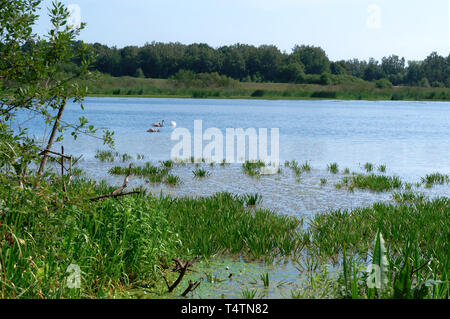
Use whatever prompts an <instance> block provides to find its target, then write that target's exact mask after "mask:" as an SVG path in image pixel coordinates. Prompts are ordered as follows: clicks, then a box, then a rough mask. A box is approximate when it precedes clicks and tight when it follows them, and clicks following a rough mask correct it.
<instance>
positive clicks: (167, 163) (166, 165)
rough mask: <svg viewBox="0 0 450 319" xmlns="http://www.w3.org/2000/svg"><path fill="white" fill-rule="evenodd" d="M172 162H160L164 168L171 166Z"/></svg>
mask: <svg viewBox="0 0 450 319" xmlns="http://www.w3.org/2000/svg"><path fill="white" fill-rule="evenodd" d="M173 164H174V162H173V161H171V160H168V161H162V162H161V166H163V167H165V168H172V167H173Z"/></svg>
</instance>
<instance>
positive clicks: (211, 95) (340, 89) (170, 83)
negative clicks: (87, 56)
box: [81, 74, 450, 101]
mask: <svg viewBox="0 0 450 319" xmlns="http://www.w3.org/2000/svg"><path fill="white" fill-rule="evenodd" d="M208 78H210V79H209V80H208V81H206V82H198V81H191V80H187V79H147V78H135V77H129V76H124V77H112V76H110V75H106V74H101V75H99V76H98V78H97V80H96V81H95V82H93V81H82V82H81V84H82V85H85V86H87V87H88V94H87V95H88V96H91V97H145V98H194V99H195V98H197V99H266V100H319V99H336V100H373V101H379V100H390V101H400V100H406V101H449V100H450V89H448V88H423V87H409V86H398V87H378V86H377V84H376V83H372V82H367V81H363V80H359V79H358V80H359V81H356V82H349V83H343V84H334V85H331V84H330V85H320V84H293V83H252V82H239V81H236V80H233V79H229V78H228V79H227V78H225V81H224V80H223V79H224V77H221V76H219V75H209V76H208ZM221 79H222V80H221ZM336 82H337V83H338V82H339V80H336ZM344 82H345V81H344Z"/></svg>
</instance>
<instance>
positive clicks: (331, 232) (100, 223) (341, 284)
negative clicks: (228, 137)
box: [0, 151, 450, 299]
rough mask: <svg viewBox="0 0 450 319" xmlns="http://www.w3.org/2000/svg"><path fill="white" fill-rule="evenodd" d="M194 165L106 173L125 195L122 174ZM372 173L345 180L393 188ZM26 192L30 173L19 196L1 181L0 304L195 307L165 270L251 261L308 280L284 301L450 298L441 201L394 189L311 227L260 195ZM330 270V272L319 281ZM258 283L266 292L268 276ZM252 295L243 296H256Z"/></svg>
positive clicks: (60, 184) (108, 155) (73, 187)
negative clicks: (377, 271)
mask: <svg viewBox="0 0 450 319" xmlns="http://www.w3.org/2000/svg"><path fill="white" fill-rule="evenodd" d="M141 157H142V156H141V155H138V159H140V158H141ZM96 158H97V160H99V161H100V162H112V161H114V162H116V163H120V162H121V163H122V164H123V165H127V164H128V162H130V161H132V160H133V157H132V156H129V155H128V154H120V153H119V152H112V151H98V152H97V155H96ZM116 160H117V161H116ZM125 162H126V163H125ZM191 162H192V161H188V160H187V161H184V162H177V161H162V162H160V163H159V166H153V165H151V164H150V163H149V162H147V163H146V164H145V165H144V166H143V167H139V166H136V167H134V165H129V168H128V169H127V168H126V166H117V167H115V168H113V169H111V170H110V172H109V173H110V174H113V175H122V176H126V182H125V184H124V185H125V187H126V184H127V182H128V181H127V179H128V178H130V176H136V177H135V178H148V179H149V180H150V181H152V182H159V181H156V180H155V181H153V180H152V177H154V176H159V175H161V171H162V170H164V175H167V174H169V173H170V171H171V169H172V168H173V167H175V166H176V165H193V167H194V166H195V165H194V164H193V163H191ZM54 165H56V166H55V168H57V167H58V165H59V164H58V163H57V162H55V163H54ZM204 165H205V166H207V165H208V163H204ZM251 165H252V163H251V162H249V163H246V165H243V168H245V167H247V166H248V167H253V166H251ZM255 165H256V166H257V167H261V166H264V163H259V162H258V163H255ZM286 165H288V166H289V167H290V168H292V170H293V174H296V175H301V174H308V172H309V171H310V170H311V166H310V164H309V163H308V162H306V163H304V164H302V165H299V164H298V162H297V161H291V162H287V163H286ZM333 167H336V170H335V171H334V172H333V171H330V174H342V179H343V184H345V185H350V184H348V183H349V182H348V181H350V182H351V181H352V180H351V179H350V180H349V179H348V172H346V171H345V170H344V171H343V172H342V173H341V172H338V170H337V167H338V166H337V164H336V163H332V164H330V165H328V168H327V170H330V168H333ZM373 167H375V166H374V165H373V164H371V163H366V165H365V166H364V168H365V170H366V171H367V175H362V174H360V175H354V178H357V179H358V181H360V180H362V179H363V178H368V180H369V181H370V182H367V183H365V184H364V185H363V186H360V184H362V183H361V182H359V184H356V185H355V187H360V188H364V189H367V191H374V192H379V191H388V190H390V189H391V187H383V186H384V185H385V183H386V180H388V181H390V180H391V179H392V178H391V177H388V176H384V175H383V174H384V173H383V171H384V170H379V171H380V174H381V175H375V174H374V173H372V169H373ZM296 168H298V169H296ZM78 170H79V169H78ZM31 173H32V172H31ZM242 173H243V174H246V172H245V169H244V170H243V172H242ZM375 177H383V178H375ZM192 178H197V177H195V176H192ZM449 182H450V177H449V175H443V174H439V173H433V174H429V175H427V176H425V177H423V178H422V179H421V182H420V183H418V184H422V185H425V187H427V188H430V187H433V186H434V185H443V184H448V183H449ZM35 184H36V180H35V177H34V176H33V174H30V175H29V176H27V177H26V178H24V179H23V180H22V185H21V186H20V185H18V184H17V181H16V180H15V179H14V178H13V176H11V175H8V174H2V175H0V186H1V187H0V194H1V196H0V198H1V200H0V240H1V241H0V243H1V245H0V249H1V251H0V252H1V253H0V257H1V262H2V265H3V266H2V277H1V279H0V297H2V298H111V297H128V298H133V296H134V297H136V296H141V297H142V296H147V297H150V298H179V297H180V296H183V297H184V296H186V297H193V296H194V295H193V294H191V292H192V291H193V290H195V288H194V286H195V285H193V286H191V284H192V283H193V282H191V283H190V282H189V281H190V280H191V279H193V277H194V275H193V273H189V272H187V271H186V274H184V273H183V274H184V275H183V276H182V278H181V280H180V281H179V283H178V284H177V285H175V286H173V285H174V284H173V283H175V282H177V278H179V277H180V274H179V273H178V272H172V271H171V267H172V264H173V262H175V264H176V265H178V266H177V267H176V269H180V268H182V267H186V270H187V269H188V268H189V267H191V266H192V265H193V264H195V263H199V264H200V265H201V264H202V263H203V262H204V261H205V262H207V261H208V260H211V259H217V258H220V257H221V256H222V257H225V258H237V259H241V260H244V261H245V262H250V263H251V262H258V261H264V262H265V263H269V264H270V263H272V262H273V261H274V260H275V259H279V258H282V259H289V260H291V262H292V263H294V264H295V265H297V266H296V268H297V269H298V271H299V274H304V275H305V274H306V280H305V281H304V283H303V285H304V286H303V287H301V288H298V287H296V288H292V289H291V292H290V294H291V295H290V297H291V298H444V299H445V298H448V297H449V281H448V280H449V275H450V273H449V269H450V267H449V262H450V259H449V254H448V252H449V251H450V247H449V242H448V234H449V233H450V218H449V217H450V199H449V198H447V197H438V198H432V199H430V198H427V197H426V196H424V195H423V194H420V193H416V192H414V191H412V190H411V188H412V185H407V184H406V183H403V184H402V183H401V182H400V180H398V181H397V182H396V185H395V189H397V192H394V193H392V201H391V202H386V203H382V202H379V203H375V204H373V205H371V206H369V207H361V208H354V209H351V210H330V211H327V212H322V213H320V214H316V215H314V216H312V217H311V218H310V219H308V220H303V219H299V218H295V217H288V216H284V215H282V214H279V213H277V212H274V211H271V210H268V209H264V208H263V207H261V205H260V204H261V196H260V195H259V194H244V195H239V196H238V195H233V194H230V193H226V192H224V193H216V194H215V195H212V196H207V197H195V198H194V197H177V198H174V197H171V196H168V195H167V196H166V195H163V194H161V196H160V197H155V196H154V195H151V194H147V193H146V191H145V190H144V189H143V188H141V187H138V188H134V189H132V190H131V192H128V196H123V197H122V196H120V197H114V196H106V197H105V196H104V194H114V193H116V194H119V195H120V193H117V189H116V188H114V187H112V186H109V185H107V184H105V183H104V182H96V181H93V180H90V179H88V178H86V177H84V175H83V172H82V171H79V172H78V173H77V174H76V176H74V177H73V179H72V178H71V177H69V176H68V175H65V176H64V177H61V176H60V175H58V174H56V173H51V171H49V173H48V174H47V177H46V178H45V179H44V180H41V183H40V184H39V185H38V186H37V188H35V187H34V185H35ZM125 187H124V186H122V187H121V188H119V189H121V191H123V190H124V188H125ZM61 212H64V214H61ZM383 260H384V262H382V261H383ZM194 261H195V263H194ZM72 264H76V265H77V266H78V267H80V271H81V274H82V276H81V288H80V289H70V288H68V287H67V285H66V283H67V280H68V279H69V276H70V272H69V273H67V271H66V270H67V269H68V267H69V266H70V265H72ZM370 264H372V265H380V267H381V271H382V276H383V278H384V279H385V281H383V282H384V284H383V285H382V287H379V288H376V287H375V288H374V287H370V286H369V285H368V284H367V280H368V276H369V275H370V274H369V273H367V272H366V270H365V269H366V268H367V266H368V265H370ZM330 265H331V266H332V267H334V268H335V269H336V271H337V273H336V274H331V273H328V272H327V270H326V269H327V267H328V266H330ZM213 271H214V270H213ZM254 275H256V274H254ZM197 277H198V276H197ZM261 278H264V285H265V286H266V284H267V285H269V283H268V282H269V274H265V275H264V276H263V275H261ZM201 280H207V279H201ZM201 280H200V281H196V282H195V284H197V286H196V287H198V285H200V283H201ZM169 283H171V284H169ZM249 287H251V286H249ZM249 287H247V288H246V290H245V289H244V288H243V289H244V290H243V291H242V295H243V296H244V297H245V298H257V297H258V295H257V291H256V290H255V289H250V288H249ZM168 289H169V290H168ZM144 292H145V293H144ZM248 292H252V293H248ZM237 294H238V292H237ZM218 297H219V296H217V298H218Z"/></svg>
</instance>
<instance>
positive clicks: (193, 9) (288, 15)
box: [36, 0, 450, 60]
mask: <svg viewBox="0 0 450 319" xmlns="http://www.w3.org/2000/svg"><path fill="white" fill-rule="evenodd" d="M51 2H52V1H51V0H44V1H43V2H42V8H45V7H48V6H50V5H51ZM62 2H63V3H65V4H66V5H69V4H76V5H78V6H79V8H80V9H81V11H80V15H81V20H82V21H83V22H86V23H87V28H86V29H85V30H84V31H83V32H82V34H81V37H80V38H81V39H82V40H84V41H86V42H100V43H102V44H107V45H109V46H113V45H114V46H117V47H119V48H120V47H124V46H126V45H143V44H145V43H146V42H152V41H157V42H159V41H160V42H181V43H185V44H189V43H194V42H202V43H208V44H209V45H211V46H213V47H219V46H222V45H229V44H234V43H245V44H253V45H261V44H275V45H276V46H277V47H278V48H280V49H281V50H282V51H286V52H290V51H291V49H292V48H293V46H294V45H295V44H307V45H315V46H320V47H322V48H323V49H325V51H326V52H327V54H328V56H329V58H330V59H332V60H339V59H349V58H353V57H356V58H359V59H368V58H370V57H374V58H376V59H381V58H382V57H383V56H387V55H390V54H397V55H399V56H403V57H405V58H406V59H407V60H419V59H423V58H425V57H426V56H427V55H428V54H429V53H431V52H432V51H437V52H438V53H439V54H441V55H445V56H448V54H449V53H450V0H428V1H424V0H368V1H367V0H272V1H270V0H186V1H181V0H126V1H124V0H69V1H67V0H65V1H62ZM45 13H46V10H42V14H44V16H43V17H42V18H41V20H40V22H39V24H38V27H37V29H36V31H37V32H38V33H45V32H46V31H47V30H48V27H49V23H48V19H47V17H46V16H45Z"/></svg>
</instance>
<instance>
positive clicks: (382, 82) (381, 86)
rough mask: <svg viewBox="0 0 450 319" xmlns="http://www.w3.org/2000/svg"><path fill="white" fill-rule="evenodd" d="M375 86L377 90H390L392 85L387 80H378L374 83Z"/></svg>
mask: <svg viewBox="0 0 450 319" xmlns="http://www.w3.org/2000/svg"><path fill="white" fill-rule="evenodd" d="M375 85H376V87H377V88H378V89H390V88H392V83H391V81H389V80H388V79H379V80H377V81H375Z"/></svg>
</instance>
